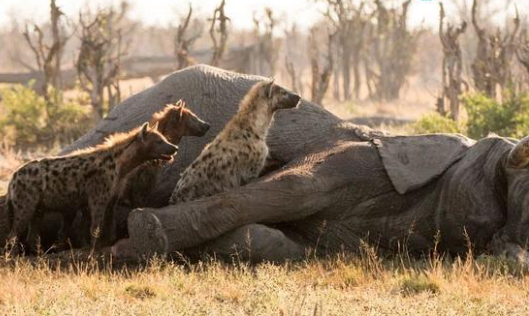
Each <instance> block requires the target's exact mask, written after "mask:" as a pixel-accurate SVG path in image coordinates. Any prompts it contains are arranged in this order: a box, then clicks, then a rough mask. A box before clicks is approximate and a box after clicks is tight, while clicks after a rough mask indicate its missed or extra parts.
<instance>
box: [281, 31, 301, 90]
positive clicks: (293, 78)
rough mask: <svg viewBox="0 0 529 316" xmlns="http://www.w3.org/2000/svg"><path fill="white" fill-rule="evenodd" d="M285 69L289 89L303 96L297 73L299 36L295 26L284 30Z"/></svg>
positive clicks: (299, 57) (299, 55)
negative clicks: (288, 80)
mask: <svg viewBox="0 0 529 316" xmlns="http://www.w3.org/2000/svg"><path fill="white" fill-rule="evenodd" d="M284 38H285V55H286V56H285V69H286V72H287V74H288V78H289V79H290V87H291V88H292V90H293V91H295V92H299V93H301V94H303V84H302V82H301V76H300V73H299V65H300V59H301V58H302V56H301V54H300V51H301V49H300V45H301V41H300V34H299V32H298V29H297V26H296V24H293V25H292V27H291V28H290V29H285V36H284Z"/></svg>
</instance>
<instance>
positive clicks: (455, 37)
mask: <svg viewBox="0 0 529 316" xmlns="http://www.w3.org/2000/svg"><path fill="white" fill-rule="evenodd" d="M439 10H440V20H439V38H440V40H441V44H442V46H443V54H444V56H443V66H442V67H443V68H442V77H443V90H442V95H441V96H440V97H439V98H438V100H437V111H438V112H439V113H440V114H441V115H445V114H446V109H445V100H448V102H449V108H450V116H451V118H452V119H453V120H454V121H458V120H459V95H460V94H461V92H462V86H463V83H464V81H463V79H462V77H461V74H462V70H463V57H462V54H461V45H460V43H459V36H460V35H461V34H463V33H464V32H465V30H466V28H467V23H466V22H463V23H461V25H460V26H459V27H454V26H453V25H451V24H450V23H447V25H446V30H445V28H444V24H445V21H444V20H445V11H444V7H443V3H442V2H440V3H439Z"/></svg>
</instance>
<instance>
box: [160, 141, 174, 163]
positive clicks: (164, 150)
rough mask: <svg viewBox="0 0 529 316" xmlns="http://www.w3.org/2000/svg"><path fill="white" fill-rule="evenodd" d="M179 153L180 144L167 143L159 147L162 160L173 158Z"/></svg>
mask: <svg viewBox="0 0 529 316" xmlns="http://www.w3.org/2000/svg"><path fill="white" fill-rule="evenodd" d="M177 153H178V146H176V145H173V144H171V143H165V144H163V146H161V148H159V158H160V159H162V160H173V157H174V156H176V154H177Z"/></svg>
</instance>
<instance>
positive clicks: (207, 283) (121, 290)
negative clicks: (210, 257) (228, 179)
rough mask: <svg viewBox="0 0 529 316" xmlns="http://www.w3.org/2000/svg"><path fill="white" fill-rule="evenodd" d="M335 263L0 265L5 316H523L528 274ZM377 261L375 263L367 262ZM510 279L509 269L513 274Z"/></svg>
mask: <svg viewBox="0 0 529 316" xmlns="http://www.w3.org/2000/svg"><path fill="white" fill-rule="evenodd" d="M469 258H470V259H458V258H456V259H442V258H433V259H432V258H427V259H408V258H406V259H404V257H401V256H397V257H392V258H386V259H374V258H366V255H365V254H364V255H360V256H344V255H340V256H335V257H332V258H319V259H314V258H311V259H307V260H304V261H301V262H296V263H285V264H282V265H276V264H269V263H264V264H259V265H254V266H251V265H248V264H245V263H231V264H226V263H222V262H218V261H208V262H198V263H192V264H190V263H188V264H177V263H174V262H166V261H162V260H159V259H157V260H153V261H151V262H149V263H148V264H145V265H142V266H138V265H132V266H131V265H129V266H124V267H123V266H120V267H118V266H113V265H112V264H111V263H110V262H107V263H106V264H100V263H99V264H98V263H97V262H95V260H88V261H78V260H72V261H71V262H69V263H67V264H64V263H63V264H61V265H58V264H51V263H50V261H49V260H48V259H45V258H41V259H40V260H31V261H30V260H29V259H24V258H19V259H13V258H9V257H7V258H6V257H3V258H2V259H1V262H0V314H7V315H14V314H19V315H68V314H75V315H81V314H83V315H84V314H90V315H98V314H103V315H107V314H116V315H138V314H140V315H144V314H149V315H181V314H183V315H206V314H207V315H211V314H215V315H226V314H228V315H233V314H237V315H314V314H316V315H365V314H373V315H378V314H386V315H388V314H389V315H446V314H454V315H524V314H526V313H527V311H528V308H527V299H528V298H529V297H528V296H529V295H528V293H529V286H528V285H527V280H528V279H527V277H528V275H529V274H527V272H526V270H523V269H518V268H516V264H514V263H512V262H509V261H503V260H501V259H497V258H494V259H493V260H491V258H489V257H480V258H478V259H477V260H474V259H472V258H471V257H469ZM373 260H375V262H374V261H373ZM513 264H514V266H512V268H513V269H510V268H509V269H507V268H505V267H506V266H511V265H513Z"/></svg>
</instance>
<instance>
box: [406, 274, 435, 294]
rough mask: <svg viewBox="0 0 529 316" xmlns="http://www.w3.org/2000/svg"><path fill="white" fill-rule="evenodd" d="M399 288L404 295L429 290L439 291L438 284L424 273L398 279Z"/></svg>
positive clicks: (432, 291) (432, 292)
mask: <svg viewBox="0 0 529 316" xmlns="http://www.w3.org/2000/svg"><path fill="white" fill-rule="evenodd" d="M400 290H401V291H402V293H403V294H404V295H412V294H419V293H422V292H429V293H431V294H437V293H439V292H440V287H439V285H438V284H437V283H436V282H435V281H433V280H431V279H430V278H428V277H427V276H424V275H412V276H407V277H405V278H403V279H402V280H401V281H400Z"/></svg>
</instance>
